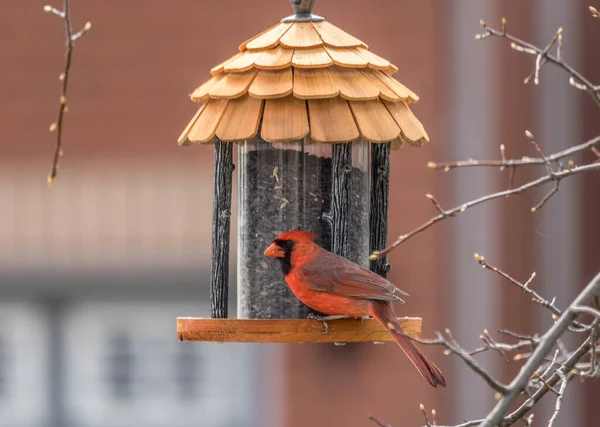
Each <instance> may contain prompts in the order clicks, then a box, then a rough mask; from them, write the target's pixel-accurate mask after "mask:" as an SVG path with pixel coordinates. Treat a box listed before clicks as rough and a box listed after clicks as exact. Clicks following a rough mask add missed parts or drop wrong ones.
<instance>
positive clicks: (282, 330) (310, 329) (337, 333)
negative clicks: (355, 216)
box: [177, 317, 422, 343]
mask: <svg viewBox="0 0 600 427" xmlns="http://www.w3.org/2000/svg"><path fill="white" fill-rule="evenodd" d="M398 321H399V322H400V325H401V326H402V328H404V330H405V331H406V333H407V334H408V335H412V336H414V337H420V336H421V324H422V319H421V318H419V317H399V318H398ZM327 324H328V326H329V332H328V333H324V332H325V326H324V325H323V322H321V321H319V320H315V319H207V318H197V317H178V318H177V336H178V337H179V340H180V341H210V342H221V343H223V342H237V343H304V342H306V343H349V342H390V341H393V338H392V336H391V335H390V333H389V332H388V331H386V330H385V329H384V327H383V326H381V324H379V323H378V322H377V321H376V320H374V319H363V320H362V321H361V320H360V319H340V320H331V321H328V322H327Z"/></svg>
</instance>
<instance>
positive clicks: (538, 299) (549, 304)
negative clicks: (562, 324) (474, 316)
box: [474, 254, 589, 332]
mask: <svg viewBox="0 0 600 427" xmlns="http://www.w3.org/2000/svg"><path fill="white" fill-rule="evenodd" d="M474 258H475V261H477V263H478V264H479V265H481V266H482V267H483V268H485V269H488V270H491V271H493V272H494V273H496V274H498V275H499V276H501V277H503V278H504V279H506V280H508V281H509V282H510V283H512V284H514V285H516V286H517V287H518V288H519V289H521V290H522V291H523V292H525V293H526V294H527V295H531V297H532V298H531V300H532V301H533V302H535V303H536V304H540V305H541V306H542V307H545V308H547V309H548V310H550V311H551V312H552V313H553V314H555V315H556V316H561V315H562V313H563V312H562V311H561V310H560V309H559V308H558V307H557V306H556V304H555V302H554V300H552V301H548V300H547V299H546V298H544V297H542V296H541V295H540V294H538V293H537V292H536V291H534V290H533V289H531V287H530V286H529V285H530V284H531V283H532V282H533V279H535V277H536V274H535V271H534V272H533V273H531V276H530V277H529V279H527V281H526V282H525V283H521V282H519V281H518V280H516V279H514V278H513V277H512V276H510V275H509V274H508V273H506V272H504V271H502V270H501V269H499V268H498V267H495V266H493V265H490V264H488V262H487V261H486V260H485V257H483V256H482V255H479V254H474ZM573 324H574V325H575V326H576V327H577V328H580V329H581V330H589V327H588V326H586V325H584V324H582V323H579V322H576V321H574V322H573ZM576 331H577V332H581V331H580V330H576Z"/></svg>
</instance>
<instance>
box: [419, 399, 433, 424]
mask: <svg viewBox="0 0 600 427" xmlns="http://www.w3.org/2000/svg"><path fill="white" fill-rule="evenodd" d="M419 409H421V413H422V414H423V418H425V426H426V427H431V424H430V423H429V419H428V418H427V411H426V410H425V406H423V404H422V403H421V404H420V405H419Z"/></svg>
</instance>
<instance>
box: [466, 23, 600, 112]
mask: <svg viewBox="0 0 600 427" xmlns="http://www.w3.org/2000/svg"><path fill="white" fill-rule="evenodd" d="M481 25H482V26H483V28H484V30H485V31H484V32H483V33H482V34H477V35H476V36H475V38H476V39H478V40H482V39H485V38H488V37H490V36H496V37H500V38H504V39H506V40H509V41H510V42H512V43H511V45H510V47H511V48H513V49H514V50H516V51H518V52H524V53H527V54H530V55H535V56H536V67H535V70H534V71H535V72H534V74H535V75H536V76H537V75H538V74H539V70H540V68H541V67H542V66H543V65H544V64H545V63H546V62H549V63H551V64H554V65H556V66H558V67H560V68H562V69H563V70H564V71H565V72H566V73H567V74H569V76H570V79H569V81H570V82H571V84H572V85H573V86H574V87H576V88H578V89H581V90H585V91H587V92H588V93H589V94H590V95H591V96H592V99H593V100H594V102H595V103H596V105H597V106H598V107H600V87H598V86H595V85H594V84H592V83H591V82H590V81H589V80H588V79H586V78H585V77H584V76H583V75H581V73H580V72H578V71H577V70H575V69H574V68H573V67H572V66H571V65H569V64H568V63H566V62H565V61H564V60H563V58H562V54H561V53H562V52H560V51H557V55H556V56H553V55H552V54H550V52H549V51H550V48H551V47H552V46H553V45H554V44H556V43H557V42H559V40H560V39H562V28H559V29H558V31H557V32H556V34H555V35H554V37H553V38H552V40H551V41H550V43H548V45H546V47H545V48H544V49H540V48H539V47H537V46H535V45H533V44H531V43H528V42H526V41H524V40H521V39H519V38H517V37H515V36H513V35H510V34H508V33H506V31H499V30H495V29H493V28H491V27H489V26H488V25H487V24H486V23H485V22H483V21H481ZM559 46H560V45H559ZM527 81H528V79H525V82H526V83H527ZM538 82H539V79H538ZM536 84H537V83H536Z"/></svg>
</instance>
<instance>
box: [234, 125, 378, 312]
mask: <svg viewBox="0 0 600 427" xmlns="http://www.w3.org/2000/svg"><path fill="white" fill-rule="evenodd" d="M331 147H332V146H331V145H330V144H324V143H318V142H315V141H312V140H311V139H310V137H305V138H304V139H302V140H299V141H293V142H285V143H269V142H266V141H264V140H262V139H260V137H256V138H255V139H253V140H250V141H246V142H241V143H239V144H238V162H237V163H238V164H237V171H238V197H239V200H238V253H237V263H238V266H237V267H238V268H237V286H238V292H237V294H238V298H237V301H238V310H237V312H238V318H245V319H303V318H306V317H307V316H308V314H309V313H311V311H312V310H311V309H310V308H308V307H306V306H305V305H304V304H302V303H301V302H300V301H299V300H298V299H297V298H296V297H295V296H294V294H293V293H292V291H291V290H290V289H289V288H288V286H287V284H286V283H285V279H284V276H283V272H282V270H281V266H280V263H279V261H278V260H277V259H273V258H268V257H266V256H264V254H263V253H264V251H265V249H266V248H267V247H268V246H269V245H270V244H271V243H272V242H273V240H274V239H275V238H276V237H277V235H279V234H280V233H282V232H285V231H290V230H295V229H302V230H306V231H310V232H312V233H314V234H316V235H317V236H318V239H317V243H318V244H319V245H320V246H322V247H324V248H325V249H328V250H329V249H330V248H331V226H330V224H329V222H328V221H327V219H326V214H327V213H328V212H329V211H330V208H331V190H332V185H331V183H332V159H331V153H332V148H331ZM369 167H370V146H369V143H368V142H365V141H362V140H359V141H357V142H354V143H352V172H351V181H350V196H349V197H350V204H349V206H350V207H349V211H350V212H348V217H349V218H350V221H351V222H350V227H349V233H348V242H349V246H350V248H351V252H350V255H349V258H350V259H352V260H353V261H355V262H358V263H360V264H361V265H363V266H365V267H368V264H369V261H368V256H369V201H370V194H369V190H370V182H369V179H370V173H369Z"/></svg>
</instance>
